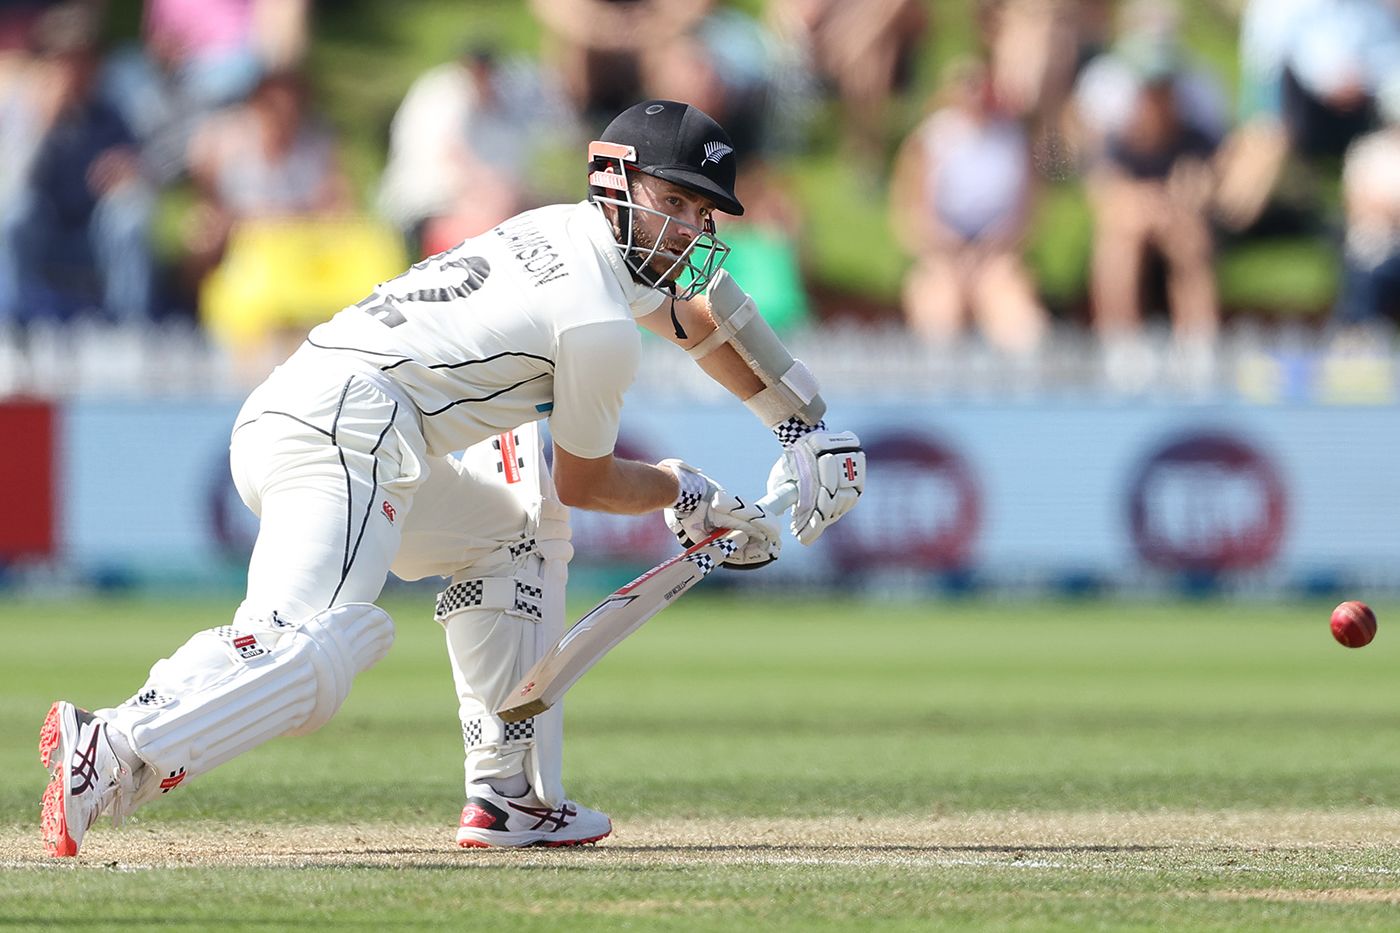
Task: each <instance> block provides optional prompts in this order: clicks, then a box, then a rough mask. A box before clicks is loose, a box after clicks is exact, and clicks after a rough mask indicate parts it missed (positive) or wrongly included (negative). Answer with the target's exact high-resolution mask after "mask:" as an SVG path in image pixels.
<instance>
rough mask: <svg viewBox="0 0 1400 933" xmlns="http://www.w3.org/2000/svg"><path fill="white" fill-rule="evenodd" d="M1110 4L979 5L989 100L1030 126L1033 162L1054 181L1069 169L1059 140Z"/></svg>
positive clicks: (1102, 40)
mask: <svg viewBox="0 0 1400 933" xmlns="http://www.w3.org/2000/svg"><path fill="white" fill-rule="evenodd" d="M1112 7H1113V3H1112V2H1111V0H980V2H979V4H978V21H979V29H980V32H981V33H982V35H981V44H982V45H983V46H984V51H985V54H986V55H987V57H988V60H989V62H990V67H991V72H992V81H993V85H994V87H995V90H996V97H997V100H998V101H1000V102H1001V105H1002V106H1003V108H1005V110H1006V112H1007V113H1008V114H1010V115H1011V116H1015V117H1017V118H1020V119H1023V120H1025V121H1026V122H1027V123H1028V125H1029V126H1030V128H1031V132H1032V138H1033V142H1032V146H1033V150H1034V152H1035V156H1036V164H1037V165H1038V166H1041V168H1042V171H1044V172H1046V173H1047V174H1049V175H1051V176H1052V177H1058V176H1062V175H1066V174H1068V173H1069V171H1070V170H1071V169H1072V168H1073V166H1072V165H1070V164H1068V163H1069V154H1068V153H1067V152H1066V151H1065V141H1064V139H1063V138H1062V132H1063V123H1064V117H1065V106H1066V104H1067V103H1068V102H1069V99H1070V94H1071V91H1072V89H1073V87H1074V82H1075V79H1076V78H1077V77H1078V75H1079V72H1080V70H1081V69H1082V68H1083V66H1084V65H1086V64H1088V62H1089V61H1091V60H1092V59H1093V58H1095V57H1096V56H1097V55H1098V54H1100V53H1101V52H1103V51H1104V50H1105V49H1106V47H1107V45H1108V41H1109V37H1110V35H1111V31H1112V19H1113V17H1112Z"/></svg>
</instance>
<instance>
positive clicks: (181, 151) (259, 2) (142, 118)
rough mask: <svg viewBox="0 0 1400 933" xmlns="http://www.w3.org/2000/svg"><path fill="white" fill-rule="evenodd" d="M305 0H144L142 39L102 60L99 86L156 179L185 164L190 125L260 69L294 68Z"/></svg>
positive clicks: (242, 92) (232, 96) (250, 83)
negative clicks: (135, 137)
mask: <svg viewBox="0 0 1400 933" xmlns="http://www.w3.org/2000/svg"><path fill="white" fill-rule="evenodd" d="M309 6H310V3H309V0H148V2H147V3H146V9H145V15H144V19H143V22H142V39H143V41H142V44H141V45H140V46H139V47H136V46H131V47H127V48H124V49H121V50H118V51H117V52H116V53H115V54H113V55H112V56H111V58H110V59H109V61H108V62H107V65H106V68H105V73H104V76H103V81H102V84H103V91H104V93H105V95H106V96H107V99H108V100H109V101H110V102H111V103H112V105H113V106H115V107H117V108H118V109H120V110H121V111H122V114H123V116H124V117H125V118H126V120H127V122H128V123H129V124H130V125H131V127H132V129H133V130H134V131H135V132H136V134H137V135H138V136H139V137H140V139H141V141H142V146H143V149H144V150H145V154H146V157H147V162H148V165H149V167H150V169H151V170H152V171H153V172H154V173H155V174H156V176H157V177H158V178H160V179H162V180H163V181H169V180H171V179H173V178H175V177H177V176H178V175H180V174H181V173H182V172H183V171H184V170H185V168H186V166H185V158H186V156H187V155H188V150H189V143H190V138H191V136H192V134H193V132H194V129H195V127H196V126H198V124H199V123H200V122H202V121H203V119H204V118H205V117H207V116H209V115H210V114H211V113H212V112H213V111H215V110H217V109H219V108H222V107H227V106H230V105H233V104H236V103H240V102H242V101H243V100H245V99H246V98H247V96H248V95H249V94H250V93H251V92H252V90H253V88H254V87H256V85H257V82H258V81H259V80H260V79H261V77H262V76H263V75H264V74H267V73H270V72H274V71H286V70H290V69H294V68H296V67H297V66H298V65H299V64H300V62H301V59H302V57H303V55H304V53H305V48H306V40H307V30H308V22H307V21H308V17H309Z"/></svg>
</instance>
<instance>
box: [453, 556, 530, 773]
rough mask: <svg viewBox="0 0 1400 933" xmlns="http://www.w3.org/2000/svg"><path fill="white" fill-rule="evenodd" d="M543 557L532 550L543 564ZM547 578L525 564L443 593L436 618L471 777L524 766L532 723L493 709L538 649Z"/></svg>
mask: <svg viewBox="0 0 1400 933" xmlns="http://www.w3.org/2000/svg"><path fill="white" fill-rule="evenodd" d="M541 563H542V561H541V560H540V559H539V558H538V557H527V558H526V560H525V564H526V566H527V568H528V567H531V566H533V567H538V566H539V565H540V564H541ZM544 587H545V582H544V580H543V579H542V578H541V577H540V576H538V575H536V574H534V573H532V572H530V570H529V569H526V568H522V569H521V570H520V571H518V572H517V573H516V575H515V576H513V577H484V578H475V579H459V580H454V581H453V583H452V585H451V586H449V587H448V588H447V589H446V590H445V591H443V593H442V594H441V595H439V597H438V610H437V613H436V618H437V620H438V621H439V622H440V623H442V626H443V628H444V629H446V632H447V654H448V658H449V660H450V661H451V662H452V679H453V682H454V684H455V685H456V688H457V699H458V701H459V710H458V712H459V715H460V717H461V721H462V744H463V747H464V749H465V751H466V770H467V783H468V784H471V783H473V782H475V781H481V780H486V779H489V778H497V777H506V776H509V775H511V774H514V773H516V772H518V771H521V770H522V769H523V768H524V767H525V755H526V753H527V752H528V751H530V749H531V748H532V747H533V745H534V742H535V723H534V721H533V720H530V719H527V720H525V721H523V722H517V723H506V722H503V721H502V720H501V719H500V717H498V716H496V715H495V713H494V710H495V709H496V707H497V706H498V705H499V703H500V701H501V700H502V699H503V698H504V696H505V694H506V693H507V692H509V691H510V689H511V688H512V687H514V686H515V682H516V680H517V679H518V678H519V675H520V672H522V671H524V670H526V669H528V668H529V666H530V665H531V664H533V663H534V659H535V657H536V656H537V655H538V652H539V651H540V644H541V642H542V640H543V639H541V637H540V634H539V632H538V631H537V629H538V628H539V627H540V622H541V621H542V616H543V611H542V607H543V602H544Z"/></svg>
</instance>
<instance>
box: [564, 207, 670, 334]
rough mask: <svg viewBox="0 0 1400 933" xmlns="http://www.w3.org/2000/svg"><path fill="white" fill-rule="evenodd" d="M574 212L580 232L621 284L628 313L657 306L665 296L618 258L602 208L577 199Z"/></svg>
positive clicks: (635, 314) (642, 314)
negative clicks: (635, 275) (586, 237)
mask: <svg viewBox="0 0 1400 933" xmlns="http://www.w3.org/2000/svg"><path fill="white" fill-rule="evenodd" d="M577 213H578V216H579V218H580V220H581V226H582V227H583V231H584V233H586V234H587V235H588V239H589V240H590V241H592V243H593V247H594V248H595V249H596V250H597V251H598V255H600V256H602V257H603V262H604V263H605V264H606V265H607V267H608V268H609V269H611V270H612V271H613V275H614V276H616V277H617V284H618V285H619V286H621V287H622V297H623V298H624V299H625V300H626V301H627V305H628V307H629V308H630V309H631V311H632V316H633V317H634V318H638V317H645V316H646V315H648V314H650V313H651V312H653V311H655V310H656V309H657V308H659V307H661V302H662V301H663V300H665V296H663V295H662V294H661V292H659V291H657V290H656V289H654V288H652V287H651V286H650V285H643V284H642V283H641V282H638V281H637V280H636V279H634V278H633V277H632V270H631V269H629V268H627V264H626V263H625V262H623V261H622V253H621V251H620V250H619V249H618V247H617V240H615V239H613V234H612V227H611V226H610V225H609V224H608V219H607V218H606V217H604V216H603V210H602V208H601V207H599V206H598V205H597V204H594V203H593V202H591V201H580V202H579V203H578V210H577Z"/></svg>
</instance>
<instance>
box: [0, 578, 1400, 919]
mask: <svg viewBox="0 0 1400 933" xmlns="http://www.w3.org/2000/svg"><path fill="white" fill-rule="evenodd" d="M426 606H427V598H426V597H420V598H418V599H416V600H414V601H411V602H410V601H408V599H407V597H403V596H401V597H399V598H397V599H396V600H395V601H394V602H392V603H389V604H388V608H390V610H391V612H393V613H394V615H395V618H396V619H397V621H398V623H399V642H398V644H397V645H396V646H395V649H394V651H393V652H392V653H391V654H390V656H389V658H388V659H387V660H386V661H385V662H383V663H382V664H381V665H380V666H379V667H377V668H376V669H374V670H373V671H370V672H368V673H367V674H365V675H363V676H362V677H361V678H360V680H359V681H358V682H357V684H356V687H355V691H354V693H353V694H352V696H351V697H350V700H349V702H348V703H347V704H346V706H345V708H344V709H343V710H342V711H341V713H340V715H339V716H338V717H337V718H336V719H335V720H334V721H333V722H332V723H331V724H330V725H329V726H327V727H326V728H325V729H323V730H322V731H321V732H319V733H317V734H315V735H313V736H309V737H305V738H300V739H282V740H277V741H275V742H273V743H271V744H270V745H268V746H265V747H264V748H261V749H259V750H257V751H255V752H253V753H251V754H249V755H247V756H245V757H243V758H241V759H239V760H238V761H235V762H233V763H231V764H230V765H228V766H226V767H224V768H223V769H220V770H219V771H216V772H214V773H212V774H210V775H208V776H206V777H204V778H202V779H201V780H199V781H198V782H196V783H194V785H193V786H186V787H181V788H180V789H179V790H178V791H176V792H174V793H172V794H171V795H170V796H169V797H168V798H167V799H162V800H160V801H157V802H156V803H155V804H153V805H151V806H150V807H149V808H147V809H146V810H143V811H142V812H140V813H139V814H138V815H137V817H136V818H135V819H134V820H133V821H132V822H130V823H128V825H127V826H125V827H124V828H122V829H121V830H113V829H111V828H110V827H109V826H108V825H106V824H101V825H99V826H98V827H96V828H94V829H93V830H92V831H91V833H90V834H89V836H88V838H87V840H86V841H85V844H84V848H83V855H82V856H81V857H80V858H78V859H76V860H62V861H54V860H48V859H45V858H44V857H43V854H42V851H41V849H40V846H39V842H38V838H37V829H36V816H37V807H38V800H39V796H40V794H41V792H42V790H43V786H44V783H45V778H44V773H43V772H42V770H41V769H40V768H39V766H38V764H37V761H36V759H35V754H34V747H35V735H36V732H37V728H38V725H39V722H40V720H41V719H42V718H43V714H44V712H45V710H46V709H47V706H48V703H49V702H50V701H51V700H52V699H54V698H55V697H57V696H60V695H62V696H66V697H68V698H70V699H72V700H74V701H75V702H78V703H79V704H84V705H103V704H105V703H110V702H115V701H117V700H120V699H122V698H124V697H125V696H127V695H128V694H130V693H131V692H133V691H134V690H135V689H136V688H137V687H138V686H139V685H140V684H141V682H142V680H143V679H144V676H145V671H146V668H147V667H148V666H149V663H150V662H151V661H152V660H154V659H155V658H156V657H159V656H161V655H162V654H164V653H168V651H169V650H171V649H173V648H174V647H175V646H176V645H178V644H179V643H180V642H181V641H183V639H184V638H185V637H186V635H187V634H188V633H189V632H190V631H192V630H193V629H195V628H198V627H206V626H211V625H214V624H219V623H221V622H222V621H224V619H225V618H227V615H228V613H229V611H230V610H231V604H229V605H225V604H224V603H222V602H191V603H187V604H175V603H170V602H118V603H115V604H106V605H99V604H96V603H82V604H68V603H59V604H55V603H23V602H18V603H17V602H14V601H11V602H9V603H7V604H6V605H5V606H3V608H0V626H3V630H4V631H5V632H6V634H7V636H8V637H7V639H6V655H5V657H6V660H5V664H4V669H5V675H4V677H3V680H0V712H3V716H0V774H3V775H4V778H3V779H2V780H0V927H3V928H5V929H66V930H67V929H72V930H91V929H117V928H121V929H128V930H130V929H163V930H164V929H170V930H175V929H211V928H218V929H283V928H292V927H300V928H337V929H340V928H346V929H386V928H424V929H428V928H437V929H510V930H535V929H539V930H546V929H548V930H557V929H561V928H570V929H623V928H626V929H645V930H656V929H665V930H672V929H710V930H736V929H745V930H768V929H785V930H860V929H873V928H879V929H910V930H913V929H921V930H922V929H930V928H935V927H937V928H940V929H1015V930H1020V929H1024V930H1042V929H1063V930H1083V929H1115V930H1116V929H1201V930H1224V929H1270V930H1274V929H1300V930H1301V929H1307V930H1315V929H1334V930H1360V929H1400V741H1397V739H1400V678H1397V677H1396V667H1397V661H1400V647H1397V643H1396V642H1394V641H1393V640H1392V639H1391V638H1389V637H1388V635H1389V633H1388V632H1387V631H1386V620H1387V618H1388V617H1389V616H1390V615H1392V614H1393V612H1392V610H1393V609H1394V608H1396V607H1387V606H1385V605H1379V606H1377V610H1378V612H1379V613H1380V615H1381V620H1382V621H1381V635H1380V636H1379V637H1378V639H1377V641H1376V643H1375V644H1373V645H1371V646H1370V647H1368V648H1366V649H1363V650H1347V649H1344V648H1341V647H1340V646H1338V645H1336V644H1334V643H1333V642H1332V640H1331V638H1330V636H1329V634H1328V632H1327V614H1328V609H1329V606H1328V605H1325V604H1321V603H1315V604H1300V605H1281V604H1280V605H1259V606H1246V605H1245V604H1243V603H1207V602H1203V603H1182V604H1175V605H1152V604H1117V603H1051V604H1030V603H1017V602H997V601H991V600H987V601H967V602H952V603H947V602H931V603H929V604H926V605H923V606H910V605H901V604H890V605H884V604H869V603H837V604H832V603H830V602H790V601H789V602H778V601H763V602H754V601H751V600H748V599H744V598H741V597H739V596H727V595H726V596H705V595H701V594H697V595H696V596H694V597H690V598H688V600H687V601H683V602H682V603H681V604H680V605H678V606H676V607H675V608H673V609H670V610H668V611H667V612H666V613H664V614H663V615H661V616H659V617H658V618H657V619H655V620H653V622H651V623H650V624H649V625H648V627H647V628H645V629H643V630H642V631H641V632H639V633H638V634H637V635H635V636H634V637H633V638H632V639H631V640H629V641H628V642H626V643H625V644H623V645H622V646H621V647H620V648H619V649H618V650H617V651H616V652H614V654H613V655H611V656H609V658H608V659H607V660H606V661H605V662H604V663H603V664H602V665H601V666H600V667H599V668H598V669H596V670H595V671H594V672H593V673H591V674H590V675H589V676H588V677H587V678H585V679H584V680H583V681H581V682H580V684H579V685H578V686H577V687H576V688H575V691H574V692H573V694H571V698H570V703H569V718H568V730H569V736H570V739H569V743H568V746H567V757H566V771H565V774H566V779H567V785H568V787H569V788H570V791H571V793H572V795H573V796H574V797H575V798H577V799H579V800H580V801H582V802H585V803H587V804H589V805H591V806H594V807H597V808H600V809H603V810H605V811H607V812H608V813H610V814H611V815H612V817H613V820H614V824H615V826H616V831H615V833H614V835H613V836H612V837H611V838H609V839H608V840H605V841H604V842H603V843H602V844H601V845H599V846H597V847H596V848H588V849H583V850H578V851H569V850H524V851H514V852H482V851H479V850H478V851H462V850H457V849H455V848H454V847H453V845H452V832H453V830H454V828H455V822H456V817H457V813H458V811H459V809H460V807H461V804H462V800H461V796H462V788H461V771H460V754H461V752H460V736H459V728H458V726H457V723H456V715H455V706H454V697H453V694H452V690H451V685H450V680H449V677H448V671H447V665H446V661H445V658H444V657H443V654H442V650H441V646H440V637H441V635H440V630H439V629H438V627H437V626H436V625H435V624H434V623H432V622H431V621H430V620H429V619H427V618H426V617H425V611H426Z"/></svg>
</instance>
